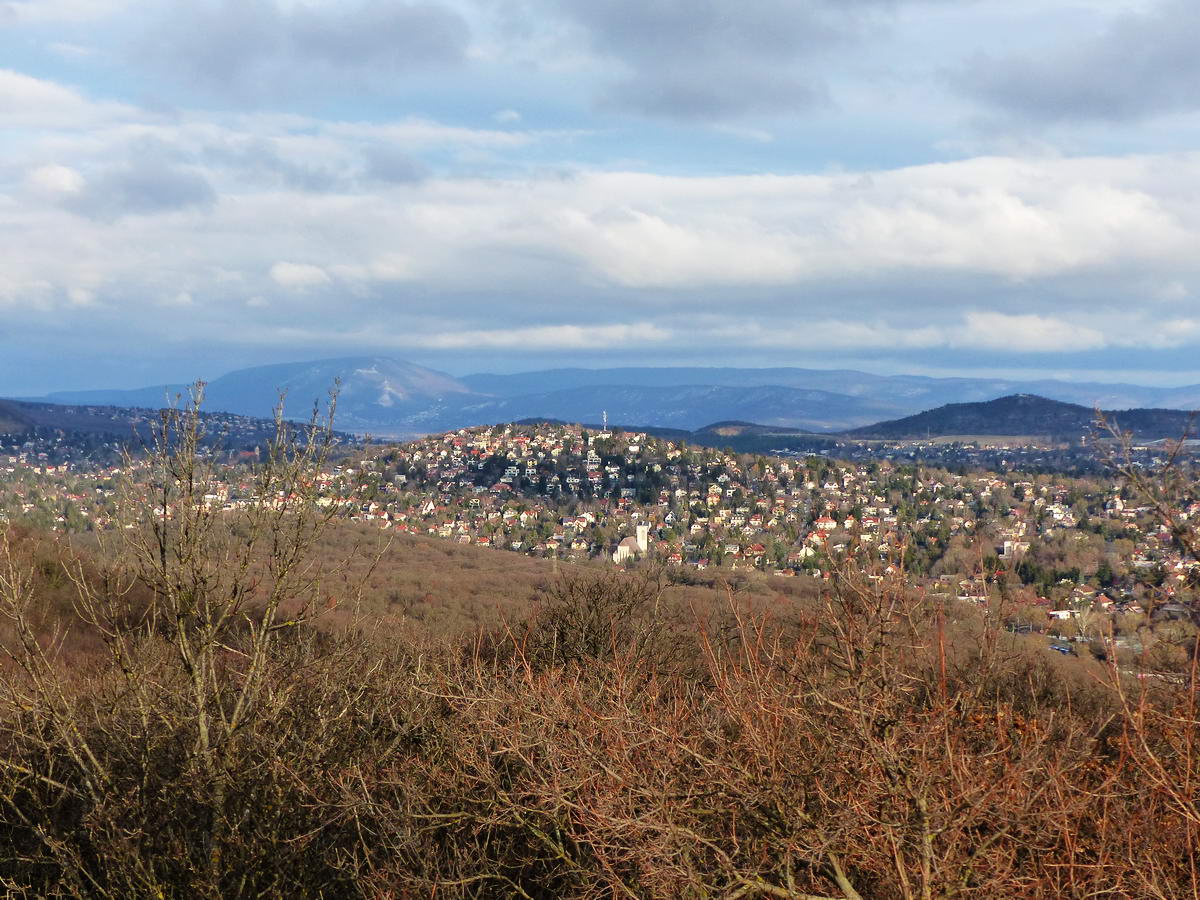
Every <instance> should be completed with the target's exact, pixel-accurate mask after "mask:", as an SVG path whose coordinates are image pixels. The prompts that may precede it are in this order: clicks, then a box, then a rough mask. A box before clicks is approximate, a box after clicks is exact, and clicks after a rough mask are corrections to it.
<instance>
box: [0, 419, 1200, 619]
mask: <svg viewBox="0 0 1200 900" xmlns="http://www.w3.org/2000/svg"><path fill="white" fill-rule="evenodd" d="M14 450H15V451H16V452H14ZM253 458H255V456H254V454H253V453H250V452H248V451H242V452H241V454H237V453H235V454H232V455H231V456H230V460H229V463H228V464H227V465H224V466H223V467H222V468H220V469H219V470H218V471H221V472H225V473H227V475H226V476H223V477H222V478H220V479H218V480H217V481H216V482H214V483H213V484H212V485H210V486H209V488H208V492H207V494H206V500H207V501H208V502H210V503H211V504H212V505H213V506H214V507H215V508H219V509H221V510H225V511H228V512H236V510H238V509H239V508H240V507H241V506H244V505H245V504H247V503H251V502H254V500H255V499H256V498H255V497H254V495H253V491H252V487H251V481H250V479H249V477H248V470H247V469H246V468H245V467H244V466H240V465H239V464H238V460H239V459H241V460H242V461H243V462H245V461H249V460H252V459H253ZM60 459H61V455H55V454H52V453H50V452H48V451H46V450H40V451H39V450H36V449H16V448H12V447H11V446H10V447H9V448H8V449H7V451H6V452H4V453H0V516H4V517H6V518H9V519H13V520H23V521H28V522H30V523H31V524H34V525H36V526H39V527H43V528H50V529H57V530H60V531H65V532H72V531H86V530H93V529H105V528H108V527H111V526H112V524H113V522H114V520H115V513H116V506H115V504H116V500H115V497H116V490H117V488H116V485H117V482H118V480H119V479H121V478H122V477H124V476H127V475H128V476H132V477H133V478H134V479H136V478H137V477H138V472H137V471H136V468H137V467H138V466H139V465H142V464H141V463H138V462H133V463H132V466H133V468H134V471H125V469H124V468H123V466H122V464H113V463H107V464H99V463H96V462H87V461H60ZM125 465H129V464H128V463H126V464H125ZM318 488H319V489H320V491H321V493H322V496H323V500H322V502H324V503H326V504H337V505H338V506H339V507H340V508H341V510H342V511H343V513H344V515H345V516H346V517H347V518H348V519H350V520H352V521H355V522H360V523H363V524H366V525H370V526H374V527H378V528H382V529H394V530H395V531H396V532H399V533H409V534H416V535H425V536H430V537H434V538H438V539H442V540H448V541H455V542H458V543H462V544H472V545H475V546H479V547H486V548H494V549H496V550H498V551H506V552H516V553H522V554H527V555H532V556H538V557H545V558H550V559H560V560H565V561H587V560H591V561H602V562H604V563H605V564H609V565H616V566H631V565H637V564H639V563H642V562H649V561H653V562H654V563H655V564H660V565H663V566H665V567H668V568H670V569H673V570H679V571H680V572H685V571H691V572H693V573H700V572H703V571H705V570H713V571H710V572H709V575H710V576H711V575H712V574H714V572H717V573H729V574H732V573H734V572H743V573H750V572H757V573H762V574H768V575H772V576H775V577H782V578H795V577H816V578H822V577H828V576H829V573H830V570H831V568H832V567H833V564H835V563H836V561H837V560H839V559H842V558H846V557H847V554H851V555H854V556H855V557H856V558H860V559H862V558H867V559H872V560H874V561H875V563H876V564H877V567H878V568H880V569H881V571H883V572H884V573H888V572H895V571H897V570H898V569H899V568H901V567H902V568H903V571H904V574H905V576H906V577H908V578H910V579H913V580H914V581H917V582H919V583H920V584H922V585H923V586H924V587H925V588H926V589H927V590H930V591H933V592H936V593H941V594H944V595H946V596H954V597H958V598H960V599H963V600H969V601H975V602H986V601H987V599H988V598H989V596H992V595H995V594H996V593H997V592H998V591H1003V592H1004V593H1006V594H1007V595H1010V596H1012V597H1015V598H1017V599H1019V600H1022V601H1023V602H1024V603H1025V605H1026V606H1028V608H1029V609H1030V611H1031V615H1030V619H1031V621H1033V622H1035V623H1041V624H1046V623H1047V622H1053V621H1056V620H1061V619H1068V618H1071V619H1073V618H1077V617H1078V614H1079V612H1080V611H1081V610H1088V611H1090V610H1093V609H1095V610H1100V611H1113V612H1119V613H1129V614H1134V615H1142V614H1145V613H1146V612H1147V611H1148V609H1150V608H1151V607H1153V608H1154V609H1155V610H1157V611H1158V614H1162V610H1163V609H1167V610H1168V611H1169V610H1171V609H1174V610H1175V614H1178V615H1184V614H1185V613H1184V610H1185V609H1188V608H1187V607H1186V604H1188V603H1190V601H1191V598H1192V596H1193V594H1192V589H1193V586H1194V585H1195V584H1196V582H1197V577H1198V575H1200V571H1198V568H1197V564H1196V563H1195V562H1194V561H1192V560H1190V559H1189V558H1187V557H1186V555H1185V554H1184V553H1183V552H1182V550H1181V547H1180V546H1179V544H1178V542H1177V541H1176V540H1175V539H1174V538H1173V535H1172V532H1171V528H1170V527H1169V525H1168V524H1167V523H1164V522H1162V521H1160V517H1159V516H1158V515H1157V514H1156V513H1155V512H1154V511H1153V510H1152V509H1150V508H1149V507H1147V506H1146V505H1145V504H1144V503H1142V502H1139V501H1138V500H1137V499H1136V498H1134V497H1133V495H1132V493H1131V491H1130V489H1129V488H1128V487H1127V486H1126V487H1122V486H1120V485H1119V484H1118V483H1116V482H1115V481H1114V480H1113V479H1112V478H1111V477H1110V478H1107V479H1097V478H1087V479H1081V478H1075V477H1070V476H1066V475H1048V474H1044V473H1043V474H1039V475H1026V474H1022V473H1017V472H1006V473H996V472H988V471H985V470H973V471H962V472H951V471H949V470H947V469H942V468H935V467H930V466H914V465H907V464H897V463H894V462H890V461H887V460H881V461H871V462H861V463H855V462H839V461H835V460H832V459H829V458H825V457H820V456H810V457H804V458H786V457H769V456H755V455H747V454H737V453H733V452H729V451H722V450H717V449H712V448H704V447H695V446H690V445H687V444H684V443H681V442H676V441H671V440H664V439H661V438H656V437H653V436H651V435H647V434H645V433H640V432H623V431H619V430H615V429H614V430H592V431H589V430H588V429H586V428H582V427H579V426H570V425H561V424H542V425H503V426H494V427H482V428H471V429H461V430H459V431H455V432H451V433H447V434H445V435H438V436H433V437H428V438H424V439H422V440H418V441H413V442H410V443H406V444H400V445H385V446H375V447H370V448H367V449H364V450H356V451H349V452H347V453H345V454H343V455H342V456H340V457H339V460H338V464H336V465H332V464H331V465H330V466H329V467H328V471H325V472H323V473H322V474H321V477H320V480H319V484H318ZM1179 515H1180V517H1181V519H1182V520H1187V519H1189V518H1190V519H1195V518H1196V517H1197V516H1200V502H1197V500H1196V499H1195V498H1191V499H1189V500H1188V501H1187V502H1186V503H1185V504H1184V505H1183V506H1182V507H1181V508H1180V510H1179ZM1148 589H1153V590H1154V591H1155V592H1156V593H1155V594H1154V597H1148V596H1147V590H1148ZM1187 614H1188V615H1190V612H1188V613H1187Z"/></svg>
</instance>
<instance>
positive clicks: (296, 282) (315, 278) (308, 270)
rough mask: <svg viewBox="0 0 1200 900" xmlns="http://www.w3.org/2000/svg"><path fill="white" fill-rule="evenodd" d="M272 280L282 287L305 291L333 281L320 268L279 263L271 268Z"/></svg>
mask: <svg viewBox="0 0 1200 900" xmlns="http://www.w3.org/2000/svg"><path fill="white" fill-rule="evenodd" d="M271 280H272V281H274V282H275V283H276V284H277V285H279V286H280V287H284V288H292V289H304V288H310V287H317V286H319V285H323V284H329V283H330V282H331V281H332V280H333V279H331V278H330V277H329V275H328V274H327V273H326V271H325V270H324V269H322V268H321V267H320V266H314V265H310V264H308V263H292V262H277V263H275V265H273V266H271Z"/></svg>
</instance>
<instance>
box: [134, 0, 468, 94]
mask: <svg viewBox="0 0 1200 900" xmlns="http://www.w3.org/2000/svg"><path fill="white" fill-rule="evenodd" d="M468 39H469V29H468V26H467V24H466V21H465V20H464V19H463V18H462V17H461V16H460V15H459V14H458V13H456V12H454V11H453V10H452V9H451V8H449V7H447V6H443V5H440V4H438V3H434V2H411V3H405V2H393V0H358V2H353V3H285V2H280V0H197V2H193V3H187V4H183V5H179V4H176V3H173V2H167V3H165V4H163V5H162V6H161V13H160V14H158V15H156V16H153V17H152V18H151V21H150V24H149V26H148V29H147V34H146V35H145V37H144V39H143V40H142V46H141V47H140V50H141V51H142V52H143V53H145V54H146V55H147V57H148V58H149V59H151V60H153V61H154V62H155V63H156V64H157V66H158V67H159V68H161V69H162V70H163V71H166V72H168V73H170V74H172V75H173V76H175V77H176V78H178V79H179V80H181V81H182V82H184V83H187V84H189V85H192V86H202V87H206V88H207V89H209V90H211V91H216V92H218V93H222V94H230V93H232V94H236V95H239V96H244V97H248V98H251V99H257V100H264V99H268V98H278V97H294V96H296V95H298V94H304V93H312V92H314V91H316V92H319V93H328V92H329V91H330V90H332V89H334V88H335V87H338V86H339V85H338V83H337V79H338V75H337V73H341V75H342V76H343V78H344V76H346V75H347V74H354V75H356V76H358V77H359V78H360V82H361V83H369V84H373V85H374V86H375V87H376V88H384V89H386V88H387V86H388V83H389V80H390V78H391V77H393V76H394V75H396V74H397V73H401V72H406V71H412V70H414V69H420V68H423V67H427V66H431V65H444V64H454V63H458V62H461V61H462V60H463V58H464V56H465V53H466V47H467V42H468ZM340 87H343V88H344V87H345V85H340Z"/></svg>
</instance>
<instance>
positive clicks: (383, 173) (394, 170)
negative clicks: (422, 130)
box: [363, 144, 429, 184]
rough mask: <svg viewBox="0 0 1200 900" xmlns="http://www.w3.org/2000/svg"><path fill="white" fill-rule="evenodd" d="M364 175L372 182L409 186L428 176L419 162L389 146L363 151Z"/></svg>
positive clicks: (402, 151)
mask: <svg viewBox="0 0 1200 900" xmlns="http://www.w3.org/2000/svg"><path fill="white" fill-rule="evenodd" d="M363 161H364V163H365V165H364V174H365V175H366V176H367V177H368V178H370V179H372V180H374V181H385V182H391V183H393V184H409V183H412V182H414V181H420V180H421V179H422V178H425V177H427V176H428V175H429V169H428V167H427V166H425V165H424V164H423V163H422V162H421V161H420V160H418V159H415V158H414V157H413V156H412V155H411V154H409V153H406V152H405V151H404V150H401V149H400V148H398V147H395V146H391V145H386V144H385V145H378V144H377V145H375V146H371V147H367V148H366V149H365V150H364V151H363Z"/></svg>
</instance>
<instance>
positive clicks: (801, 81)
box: [556, 0, 890, 121]
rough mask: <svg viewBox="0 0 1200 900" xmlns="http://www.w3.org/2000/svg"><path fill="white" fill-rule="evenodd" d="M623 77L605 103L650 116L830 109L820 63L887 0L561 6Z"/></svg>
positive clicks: (576, 0)
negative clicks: (611, 61)
mask: <svg viewBox="0 0 1200 900" xmlns="http://www.w3.org/2000/svg"><path fill="white" fill-rule="evenodd" d="M556 5H557V7H558V8H559V10H560V11H561V12H563V13H564V14H565V15H566V16H567V17H569V18H570V19H571V20H573V21H574V22H575V23H576V24H577V25H579V26H580V27H581V28H582V29H583V30H584V32H585V33H586V34H587V36H588V38H589V40H590V43H591V45H592V48H593V50H594V51H595V52H596V53H597V54H598V55H599V56H600V57H601V58H606V59H610V60H613V61H614V62H615V63H617V64H618V65H619V67H620V68H621V69H622V70H623V74H621V75H620V76H619V77H617V78H616V80H615V81H614V82H612V83H611V84H610V86H609V88H608V89H607V90H606V92H605V93H604V95H603V96H602V98H601V99H602V101H603V103H604V104H606V105H608V106H611V107H615V108H619V109H623V110H626V111H632V112H636V113H641V114H644V115H649V116H662V117H666V118H673V119H684V120H688V119H691V120H705V121H709V120H721V119H726V118H731V117H734V118H736V117H739V116H744V115H750V114H754V113H768V114H795V113H799V112H806V111H809V110H811V109H813V108H815V107H818V106H821V105H823V104H825V103H826V102H827V101H828V94H829V91H828V87H827V84H826V81H825V78H824V75H823V73H822V71H821V67H820V66H819V65H818V61H819V60H821V59H822V58H824V57H826V56H827V55H828V54H830V53H832V52H834V51H836V50H839V49H841V48H843V47H844V46H845V45H846V44H847V43H849V42H852V41H853V40H854V39H855V38H856V37H857V36H858V34H859V33H860V30H861V28H862V26H863V20H864V17H866V16H869V15H870V14H871V13H874V12H877V11H879V10H883V9H886V8H887V7H888V6H889V5H890V4H889V3H888V2H886V0H878V2H874V0H858V2H845V0H840V2H835V0H811V2H804V3H799V2H795V0H746V2H742V3H737V4H731V3H728V2H725V0H655V2H645V0H606V2H603V3H597V2H594V0H557V3H556Z"/></svg>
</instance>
